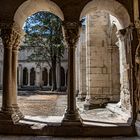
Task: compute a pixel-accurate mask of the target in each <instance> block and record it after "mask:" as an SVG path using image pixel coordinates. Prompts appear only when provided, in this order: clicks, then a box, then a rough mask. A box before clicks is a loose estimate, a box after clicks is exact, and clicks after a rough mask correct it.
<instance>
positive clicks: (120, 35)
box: [116, 30, 125, 41]
mask: <svg viewBox="0 0 140 140" xmlns="http://www.w3.org/2000/svg"><path fill="white" fill-rule="evenodd" d="M116 36H117V38H118V39H120V40H121V41H124V39H125V37H124V34H122V32H121V30H118V31H117V32H116Z"/></svg>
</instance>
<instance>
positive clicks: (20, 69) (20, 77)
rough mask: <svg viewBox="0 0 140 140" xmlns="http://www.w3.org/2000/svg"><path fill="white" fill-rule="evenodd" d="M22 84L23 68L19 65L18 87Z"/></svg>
mask: <svg viewBox="0 0 140 140" xmlns="http://www.w3.org/2000/svg"><path fill="white" fill-rule="evenodd" d="M22 85H23V70H22V66H21V65H19V87H21V86H22Z"/></svg>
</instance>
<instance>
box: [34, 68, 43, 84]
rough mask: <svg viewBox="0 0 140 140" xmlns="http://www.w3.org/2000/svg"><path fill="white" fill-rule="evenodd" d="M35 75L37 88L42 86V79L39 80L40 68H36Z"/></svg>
mask: <svg viewBox="0 0 140 140" xmlns="http://www.w3.org/2000/svg"><path fill="white" fill-rule="evenodd" d="M35 74H36V76H35V86H37V87H40V86H43V84H42V78H41V75H42V70H41V67H40V66H36V71H35Z"/></svg>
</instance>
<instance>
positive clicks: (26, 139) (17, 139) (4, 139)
mask: <svg viewBox="0 0 140 140" xmlns="http://www.w3.org/2000/svg"><path fill="white" fill-rule="evenodd" d="M0 140H140V138H139V137H112V138H103V137H102V138H91V137H89V138H76V137H75V138H64V137H47V136H0Z"/></svg>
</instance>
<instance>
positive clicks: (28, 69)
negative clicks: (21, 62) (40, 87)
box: [28, 69, 31, 86]
mask: <svg viewBox="0 0 140 140" xmlns="http://www.w3.org/2000/svg"><path fill="white" fill-rule="evenodd" d="M30 71H31V69H28V86H30Z"/></svg>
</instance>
